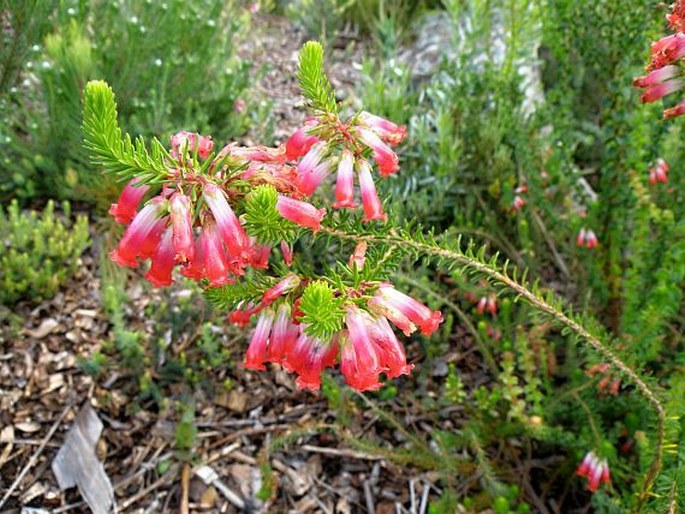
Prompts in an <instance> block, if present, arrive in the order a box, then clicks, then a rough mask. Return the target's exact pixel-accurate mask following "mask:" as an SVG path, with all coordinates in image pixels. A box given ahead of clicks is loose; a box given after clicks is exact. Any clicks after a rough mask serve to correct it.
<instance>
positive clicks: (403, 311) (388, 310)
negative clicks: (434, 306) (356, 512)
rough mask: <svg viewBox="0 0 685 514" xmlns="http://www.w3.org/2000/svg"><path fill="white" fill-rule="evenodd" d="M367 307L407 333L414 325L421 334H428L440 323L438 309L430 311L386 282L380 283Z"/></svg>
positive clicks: (440, 316) (413, 328)
mask: <svg viewBox="0 0 685 514" xmlns="http://www.w3.org/2000/svg"><path fill="white" fill-rule="evenodd" d="M369 308H370V309H371V310H373V311H374V312H377V313H378V314H380V315H382V316H385V317H386V318H388V319H389V320H390V321H392V322H393V323H394V324H395V325H397V326H398V327H399V328H400V330H402V331H403V332H404V333H405V334H407V335H409V334H411V333H412V332H413V331H414V330H415V328H416V326H418V327H419V328H420V329H421V333H422V334H424V335H430V334H432V333H433V332H435V331H436V330H437V328H438V326H439V325H440V323H442V314H440V311H431V310H430V309H429V308H428V307H426V306H425V305H423V304H422V303H420V302H418V301H416V300H414V299H413V298H412V297H411V296H407V295H406V294H404V293H400V292H399V291H398V290H396V289H395V288H394V287H392V285H390V284H388V283H383V284H380V286H379V287H378V291H376V294H375V296H374V297H373V298H372V299H371V300H370V301H369ZM407 321H408V322H409V323H407Z"/></svg>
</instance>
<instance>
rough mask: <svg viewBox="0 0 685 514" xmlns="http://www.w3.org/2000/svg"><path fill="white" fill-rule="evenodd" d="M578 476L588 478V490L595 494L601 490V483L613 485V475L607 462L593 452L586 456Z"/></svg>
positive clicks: (577, 472) (579, 468)
mask: <svg viewBox="0 0 685 514" xmlns="http://www.w3.org/2000/svg"><path fill="white" fill-rule="evenodd" d="M576 475H577V476H579V477H586V478H587V480H588V484H587V488H588V489H589V490H590V492H593V493H594V492H595V491H596V490H597V489H598V488H599V486H600V483H602V484H609V483H611V474H610V472H609V464H608V463H607V460H606V459H601V458H599V457H598V456H597V455H596V454H595V452H592V451H591V452H588V453H587V454H586V455H585V458H584V459H583V462H581V463H580V465H579V466H578V469H576Z"/></svg>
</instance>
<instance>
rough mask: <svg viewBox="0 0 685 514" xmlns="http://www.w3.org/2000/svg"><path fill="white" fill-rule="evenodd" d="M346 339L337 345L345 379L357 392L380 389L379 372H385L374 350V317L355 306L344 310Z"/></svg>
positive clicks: (343, 338) (341, 369)
mask: <svg viewBox="0 0 685 514" xmlns="http://www.w3.org/2000/svg"><path fill="white" fill-rule="evenodd" d="M345 325H346V327H347V338H346V337H344V336H343V337H342V339H341V345H340V371H341V372H342V374H343V376H344V377H345V382H347V384H348V385H349V386H350V387H353V388H354V389H357V390H358V391H375V390H377V389H378V388H380V386H381V384H380V382H379V380H378V378H379V375H380V373H382V372H383V371H385V368H384V367H383V365H382V364H381V361H380V359H379V357H378V354H377V352H376V344H375V342H374V336H375V333H374V320H373V319H372V318H371V316H369V314H368V313H366V312H364V311H362V310H360V309H359V308H357V307H356V306H353V305H351V306H349V307H348V308H347V312H346V313H345Z"/></svg>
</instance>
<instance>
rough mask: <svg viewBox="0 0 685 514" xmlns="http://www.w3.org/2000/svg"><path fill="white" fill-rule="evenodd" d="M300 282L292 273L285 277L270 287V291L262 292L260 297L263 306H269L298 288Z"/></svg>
mask: <svg viewBox="0 0 685 514" xmlns="http://www.w3.org/2000/svg"><path fill="white" fill-rule="evenodd" d="M300 282H301V279H300V277H298V276H297V275H295V274H294V273H291V274H289V275H286V276H285V277H283V278H282V279H281V280H280V281H279V282H278V283H277V284H276V285H275V286H273V287H271V288H270V289H268V290H266V291H265V292H264V294H263V295H262V303H263V304H264V305H271V304H272V303H273V302H275V301H276V300H277V299H278V298H279V297H281V296H283V295H284V294H287V293H289V292H290V291H292V290H293V289H295V288H296V287H297V286H299V285H300Z"/></svg>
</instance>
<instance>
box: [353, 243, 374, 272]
mask: <svg viewBox="0 0 685 514" xmlns="http://www.w3.org/2000/svg"><path fill="white" fill-rule="evenodd" d="M368 246H369V245H368V244H367V242H366V241H359V242H358V243H357V246H355V248H354V252H353V253H352V255H350V260H349V265H350V268H354V267H356V268H357V269H358V270H361V269H362V268H363V267H364V262H366V249H367V247H368Z"/></svg>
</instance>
